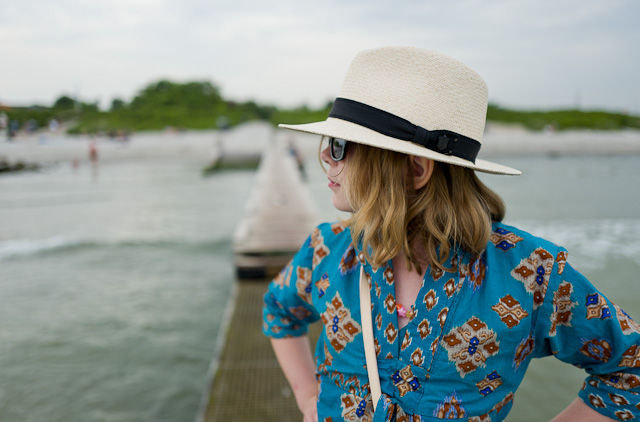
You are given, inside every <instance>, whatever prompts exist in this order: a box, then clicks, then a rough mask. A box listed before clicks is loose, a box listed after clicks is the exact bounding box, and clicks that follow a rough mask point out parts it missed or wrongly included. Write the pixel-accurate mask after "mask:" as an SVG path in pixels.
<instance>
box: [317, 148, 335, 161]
mask: <svg viewBox="0 0 640 422" xmlns="http://www.w3.org/2000/svg"><path fill="white" fill-rule="evenodd" d="M320 159H321V160H322V161H324V162H325V163H327V164H328V165H333V164H335V163H336V162H335V161H333V159H332V158H331V154H330V153H329V147H328V146H327V147H326V148H324V149H323V150H322V151H321V152H320Z"/></svg>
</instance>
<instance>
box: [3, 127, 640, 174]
mask: <svg viewBox="0 0 640 422" xmlns="http://www.w3.org/2000/svg"><path fill="white" fill-rule="evenodd" d="M275 138H279V139H284V140H286V142H293V144H294V145H295V146H296V148H297V149H298V150H299V151H300V152H301V153H302V155H303V156H305V157H314V156H315V155H316V154H317V151H318V139H319V137H318V136H317V135H311V134H304V133H297V132H292V131H287V130H282V129H276V128H274V127H272V126H271V125H270V124H268V123H265V122H251V123H246V124H243V125H240V126H237V127H235V128H233V129H230V130H227V131H218V130H186V131H180V132H175V131H144V132H135V133H132V134H130V136H129V138H128V140H122V139H118V138H108V137H97V136H89V135H79V136H77V135H76V136H69V135H66V134H64V133H48V132H41V133H35V134H30V135H22V136H19V137H16V138H14V139H13V140H12V141H11V142H9V141H7V140H6V139H2V140H0V158H4V159H5V160H6V161H9V162H17V161H22V162H25V163H37V164H45V165H46V164H52V163H60V162H63V163H64V162H69V163H71V162H75V163H87V162H89V161H90V158H89V149H90V144H91V143H94V145H95V146H96V148H97V151H98V161H99V162H112V161H121V160H135V159H179V160H186V161H193V162H195V163H199V164H201V165H207V164H209V163H211V162H212V161H213V160H215V159H216V158H217V157H219V156H220V154H228V155H243V154H253V155H255V154H260V153H261V152H262V151H263V150H264V149H265V148H266V147H267V146H268V145H269V141H270V140H272V139H275ZM627 154H633V155H635V154H640V130H632V129H629V130H621V131H592V130H580V131H576V130H572V131H562V132H551V131H543V132H531V131H528V130H526V129H524V128H522V127H519V126H515V125H503V124H495V123H491V122H489V123H488V124H487V128H486V131H485V134H484V139H483V141H482V150H481V153H480V158H484V157H495V156H539V155H551V156H569V155H570V156H576V155H627Z"/></svg>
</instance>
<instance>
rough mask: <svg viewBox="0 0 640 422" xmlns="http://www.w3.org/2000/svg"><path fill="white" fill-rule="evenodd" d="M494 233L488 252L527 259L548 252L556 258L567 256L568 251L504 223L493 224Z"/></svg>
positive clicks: (490, 239)
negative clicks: (560, 255) (503, 253)
mask: <svg viewBox="0 0 640 422" xmlns="http://www.w3.org/2000/svg"><path fill="white" fill-rule="evenodd" d="M492 228H493V231H492V233H491V237H490V238H489V243H488V245H487V250H494V251H497V252H498V251H499V252H505V253H507V254H509V255H515V256H520V257H521V258H526V257H527V256H529V255H530V254H533V253H536V251H538V254H540V253H542V252H543V251H544V252H547V253H549V254H551V255H553V256H554V257H556V256H558V255H559V254H564V255H566V249H564V248H563V247H561V246H558V245H556V244H555V243H553V242H551V241H549V240H547V239H544V238H542V237H539V236H535V235H533V234H531V233H529V232H527V231H525V230H522V229H519V228H517V227H514V226H509V225H507V224H504V223H493V227H492Z"/></svg>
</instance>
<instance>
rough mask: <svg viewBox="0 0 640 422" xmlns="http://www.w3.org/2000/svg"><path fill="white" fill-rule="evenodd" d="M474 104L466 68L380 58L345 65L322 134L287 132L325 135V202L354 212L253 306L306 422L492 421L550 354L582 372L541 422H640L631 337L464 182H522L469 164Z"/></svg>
mask: <svg viewBox="0 0 640 422" xmlns="http://www.w3.org/2000/svg"><path fill="white" fill-rule="evenodd" d="M486 109H487V89H486V85H485V83H484V81H483V80H482V79H481V78H480V76H478V75H477V74H476V73H475V72H474V71H473V70H471V69H469V68H468V67H466V66H465V65H464V64H462V63H460V62H458V61H456V60H454V59H452V58H450V57H447V56H444V55H442V54H438V53H434V52H430V51H425V50H421V49H416V48H382V49H376V50H370V51H364V52H362V53H360V54H359V55H358V56H357V57H356V58H355V59H354V61H353V63H352V64H351V67H350V68H349V71H348V73H347V76H346V79H345V82H344V84H343V87H342V90H341V92H340V95H339V97H338V98H337V99H336V100H335V103H334V106H333V109H332V111H331V113H330V114H329V117H328V118H327V120H326V121H324V122H317V123H311V124H306V125H297V126H287V125H283V127H286V128H289V129H293V130H298V131H303V132H309V133H315V134H318V135H321V136H322V137H323V138H325V139H328V147H327V148H325V149H324V150H322V152H321V155H320V157H321V159H322V161H323V162H324V163H326V165H327V166H328V169H327V175H328V178H329V188H330V189H331V190H332V191H333V198H332V200H333V205H334V206H335V207H336V208H337V209H339V210H342V211H347V212H350V213H352V214H351V217H350V218H349V219H348V220H346V221H343V222H339V223H334V224H322V225H320V226H319V227H318V228H316V229H315V230H314V232H313V233H312V234H311V236H310V237H309V239H308V240H307V241H306V242H305V244H304V245H303V246H302V248H301V249H300V251H299V252H298V253H297V254H296V256H295V257H294V258H293V260H292V261H291V263H290V264H289V265H288V266H286V267H285V268H284V269H283V270H282V272H281V273H280V274H279V275H278V276H277V277H276V278H275V280H274V281H273V282H272V283H271V285H270V287H269V291H268V292H267V294H266V295H265V308H264V333H265V334H266V335H267V336H268V337H270V338H271V339H272V344H273V348H274V350H275V353H276V356H277V358H278V361H279V362H280V365H281V366H282V369H283V371H284V373H285V376H286V377H287V379H288V381H289V383H290V385H291V387H292V389H293V391H294V394H295V397H296V401H297V403H298V407H299V408H300V410H301V412H302V414H303V415H304V421H318V420H319V421H332V422H337V421H342V420H346V421H409V420H413V421H420V420H422V421H426V420H429V421H435V420H441V419H451V418H455V419H464V420H468V421H478V422H480V421H502V420H504V419H505V418H506V416H507V414H508V413H509V410H510V408H511V405H512V401H513V397H514V394H515V392H516V389H517V388H518V385H519V384H520V382H521V381H522V378H523V376H524V373H525V371H526V369H527V366H528V365H529V362H530V361H531V359H532V358H534V357H543V356H548V355H553V356H555V357H556V358H558V359H560V360H562V361H565V362H568V363H571V364H573V365H576V366H579V367H581V368H584V370H585V371H586V372H587V374H588V376H587V378H586V381H585V383H584V385H583V387H582V389H581V390H580V391H579V392H578V398H576V400H575V401H574V402H573V403H571V404H570V405H569V406H568V407H567V409H565V410H564V411H563V412H562V413H561V414H560V415H558V417H557V418H556V419H554V420H557V421H565V420H575V421H591V420H593V421H600V420H610V418H611V419H614V420H630V419H634V418H635V417H638V416H640V410H639V409H640V395H639V394H638V393H640V347H639V345H640V327H639V326H638V325H637V324H636V323H635V322H633V321H632V320H631V318H629V316H628V315H627V314H626V313H625V312H624V311H623V310H622V309H620V308H619V307H618V306H616V305H615V304H613V303H612V302H611V301H609V300H607V299H606V298H605V297H604V296H603V295H602V294H601V293H600V292H599V291H598V290H597V289H596V288H595V287H593V285H592V284H591V283H589V281H587V280H586V279H585V278H584V277H583V276H582V275H581V274H579V273H578V272H576V271H575V270H574V269H573V268H572V267H571V266H570V265H569V263H567V252H566V251H565V250H564V249H563V248H561V247H558V246H556V245H554V244H552V243H551V242H548V241H546V240H544V239H540V238H536V237H534V236H532V235H530V234H528V233H526V232H523V231H521V230H519V229H517V228H514V227H509V226H506V225H504V224H502V223H501V221H502V219H503V217H504V214H505V207H504V204H503V202H502V200H501V199H500V197H499V196H498V195H497V194H495V193H494V192H493V191H491V190H490V189H489V188H487V187H486V186H485V185H484V184H483V183H482V182H481V181H480V180H479V179H478V178H477V176H476V174H475V171H476V170H477V171H483V172H490V173H496V174H511V175H517V174H519V173H520V172H519V171H518V170H515V169H512V168H509V167H505V166H502V165H499V164H495V163H491V162H487V161H483V160H480V159H476V156H477V153H478V151H479V149H480V145H481V140H482V134H483V132H484V125H485V116H486ZM361 270H362V273H361ZM361 277H362V280H364V282H366V284H364V285H365V286H366V287H367V290H368V291H367V293H368V295H369V296H370V300H371V309H370V310H368V309H365V310H364V312H365V313H364V314H363V315H367V314H366V312H371V318H372V322H373V327H372V331H373V333H372V336H373V342H372V343H373V346H372V348H373V350H375V353H374V354H375V357H374V362H377V366H378V368H377V371H375V369H372V368H373V365H366V363H365V345H364V344H365V343H364V340H363V331H364V330H365V328H366V327H365V326H363V320H362V318H361V306H360V293H359V286H360V280H361ZM365 308H366V306H365ZM318 320H321V321H322V324H323V330H322V333H321V335H320V338H319V340H318V344H317V347H316V351H315V362H314V360H313V358H312V355H311V351H310V348H309V344H308V341H307V337H306V332H307V326H308V325H309V324H310V323H313V322H315V321H318ZM370 374H371V375H370ZM370 376H371V377H375V379H379V384H380V389H381V391H382V395H381V396H380V397H379V398H372V394H371V391H372V388H371V386H372V385H374V382H373V381H375V380H371V382H370ZM532 420H536V419H535V416H532Z"/></svg>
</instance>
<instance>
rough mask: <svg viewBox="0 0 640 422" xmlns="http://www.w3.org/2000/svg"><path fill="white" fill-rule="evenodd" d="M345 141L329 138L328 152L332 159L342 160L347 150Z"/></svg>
mask: <svg viewBox="0 0 640 422" xmlns="http://www.w3.org/2000/svg"><path fill="white" fill-rule="evenodd" d="M347 143H348V142H347V141H346V140H344V139H340V138H329V153H330V154H331V159H332V160H333V161H340V160H344V154H345V152H346V150H347Z"/></svg>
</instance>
